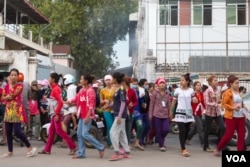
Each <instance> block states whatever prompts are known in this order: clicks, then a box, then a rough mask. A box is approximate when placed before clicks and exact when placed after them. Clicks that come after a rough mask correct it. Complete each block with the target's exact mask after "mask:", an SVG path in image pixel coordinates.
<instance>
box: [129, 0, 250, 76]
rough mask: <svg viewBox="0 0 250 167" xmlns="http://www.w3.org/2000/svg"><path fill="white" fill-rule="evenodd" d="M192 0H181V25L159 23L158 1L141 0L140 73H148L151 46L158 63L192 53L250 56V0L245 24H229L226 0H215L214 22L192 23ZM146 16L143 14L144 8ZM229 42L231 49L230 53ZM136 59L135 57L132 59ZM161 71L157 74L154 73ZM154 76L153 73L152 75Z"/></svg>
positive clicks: (179, 59) (184, 59)
mask: <svg viewBox="0 0 250 167" xmlns="http://www.w3.org/2000/svg"><path fill="white" fill-rule="evenodd" d="M192 4H193V2H192V0H179V1H178V25H177V26H171V25H160V24H159V10H160V6H159V1H158V0H147V1H140V2H139V10H138V12H139V14H138V16H139V18H138V28H137V40H138V58H137V61H138V65H137V69H136V71H137V75H138V77H145V76H146V74H145V73H148V72H149V73H150V71H152V70H151V69H146V66H147V65H146V64H145V63H146V62H145V61H144V59H145V57H146V56H147V51H148V50H152V52H153V56H154V57H156V58H157V61H156V64H157V65H158V64H164V63H165V62H166V63H167V64H172V63H188V60H189V56H200V55H202V56H226V55H227V54H228V56H248V55H249V50H250V46H249V39H250V28H249V23H250V17H249V13H250V12H249V11H250V9H249V6H250V5H249V4H250V0H247V3H246V5H247V6H246V7H247V10H246V12H247V14H246V17H247V18H246V20H247V23H246V25H228V26H227V24H226V17H227V15H226V14H227V12H226V0H222V1H221V0H220V1H218V0H213V2H212V25H194V24H193V18H192V17H193V5H192ZM142 8H144V9H145V18H144V19H141V18H140V12H141V11H142V10H141V9H142ZM227 44H228V53H227V51H226V50H227ZM132 60H133V59H132ZM158 75H162V74H155V76H158ZM152 77H153V76H152Z"/></svg>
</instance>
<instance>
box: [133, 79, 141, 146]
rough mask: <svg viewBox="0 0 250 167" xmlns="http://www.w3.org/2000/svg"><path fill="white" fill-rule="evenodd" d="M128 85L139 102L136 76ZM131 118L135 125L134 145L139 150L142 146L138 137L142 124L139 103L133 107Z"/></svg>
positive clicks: (139, 136)
mask: <svg viewBox="0 0 250 167" xmlns="http://www.w3.org/2000/svg"><path fill="white" fill-rule="evenodd" d="M130 87H131V88H132V89H134V91H135V92H136V95H137V100H138V102H139V99H140V98H139V97H140V92H139V87H138V79H137V78H132V83H131V84H130ZM133 118H134V120H133V121H134V123H135V126H136V140H135V147H136V148H138V149H139V150H141V151H143V150H144V147H143V146H142V145H141V144H140V139H141V136H142V130H143V124H142V115H141V106H140V104H139V103H138V104H137V105H136V106H135V107H134V112H133Z"/></svg>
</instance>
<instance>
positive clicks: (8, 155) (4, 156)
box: [0, 153, 13, 158]
mask: <svg viewBox="0 0 250 167" xmlns="http://www.w3.org/2000/svg"><path fill="white" fill-rule="evenodd" d="M12 156H13V153H5V154H3V155H1V156H0V158H8V157H12Z"/></svg>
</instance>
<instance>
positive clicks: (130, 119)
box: [125, 115, 133, 144]
mask: <svg viewBox="0 0 250 167" xmlns="http://www.w3.org/2000/svg"><path fill="white" fill-rule="evenodd" d="M132 125H133V117H132V115H128V116H127V118H126V125H125V126H126V133H127V138H128V144H131V131H132Z"/></svg>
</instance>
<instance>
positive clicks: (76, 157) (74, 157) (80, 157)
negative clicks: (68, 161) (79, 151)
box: [72, 155, 85, 159]
mask: <svg viewBox="0 0 250 167" xmlns="http://www.w3.org/2000/svg"><path fill="white" fill-rule="evenodd" d="M82 158H85V157H82V156H78V155H75V156H73V157H72V159H82Z"/></svg>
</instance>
